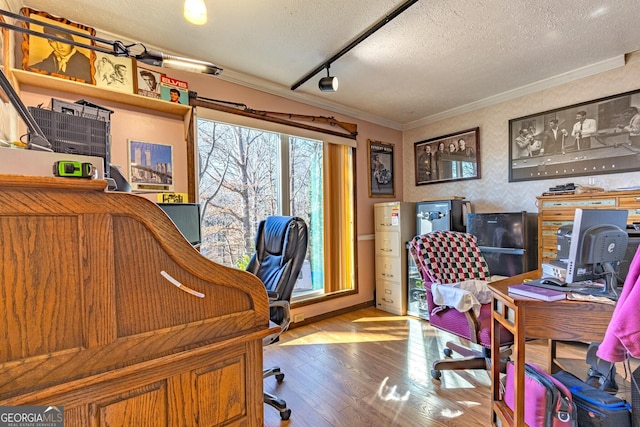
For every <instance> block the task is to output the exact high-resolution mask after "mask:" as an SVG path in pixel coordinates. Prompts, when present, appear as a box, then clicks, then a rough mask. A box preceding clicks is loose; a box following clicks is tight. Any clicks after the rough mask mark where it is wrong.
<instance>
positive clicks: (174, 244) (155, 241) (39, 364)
mask: <svg viewBox="0 0 640 427" xmlns="http://www.w3.org/2000/svg"><path fill="white" fill-rule="evenodd" d="M106 185H107V183H106V181H98V180H82V179H71V178H53V177H51V178H45V177H27V176H13V175H0V197H1V199H2V203H0V242H2V244H1V245H0V252H1V253H2V262H1V263H0V284H1V285H0V295H1V296H0V300H1V301H2V303H1V304H2V309H1V310H0V337H2V344H1V345H0V378H1V380H0V405H3V406H16V405H46V406H49V405H56V406H58V405H59V406H64V417H65V425H67V426H70V427H76V426H78V427H88V426H94V427H101V426H109V425H111V426H154V427H155V426H159V427H160V426H166V427H170V426H194V427H196V426H231V425H233V426H252V427H253V426H262V425H263V424H264V417H263V410H264V403H263V396H262V354H263V349H262V339H263V338H264V337H265V336H267V335H269V334H271V333H273V332H274V331H275V330H274V329H273V328H271V327H270V323H269V301H268V298H267V293H266V292H265V290H264V285H262V283H261V282H260V281H259V280H258V279H257V278H256V277H255V276H253V275H251V274H249V273H246V272H243V271H239V270H236V269H231V268H227V267H224V266H222V265H219V264H216V263H214V262H212V261H210V260H208V259H206V258H205V257H203V256H202V255H200V254H199V253H198V252H197V251H196V250H195V249H194V248H193V247H192V246H191V245H190V244H189V243H188V242H187V240H186V239H185V238H184V237H183V236H182V235H181V234H180V232H179V231H178V229H177V228H176V227H175V225H173V223H172V222H171V221H170V220H169V218H168V217H167V216H166V215H165V214H164V212H163V211H162V210H161V209H160V208H159V207H158V206H157V205H155V204H154V203H152V202H150V201H149V200H147V199H144V198H142V197H138V196H135V195H131V194H124V193H109V192H105V191H104V189H105V188H106ZM169 277H170V278H171V279H173V281H172V280H170V279H169ZM175 281H177V282H179V284H180V287H178V286H174V285H175ZM187 287H188V288H190V290H193V291H197V293H198V294H197V295H196V294H194V293H191V292H189V291H188V290H187V291H185V290H186V289H185V288H187Z"/></svg>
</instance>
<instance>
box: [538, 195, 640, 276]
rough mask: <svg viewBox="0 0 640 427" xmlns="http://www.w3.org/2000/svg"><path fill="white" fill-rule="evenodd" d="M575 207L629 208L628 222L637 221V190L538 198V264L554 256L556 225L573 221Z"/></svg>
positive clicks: (639, 200)
mask: <svg viewBox="0 0 640 427" xmlns="http://www.w3.org/2000/svg"><path fill="white" fill-rule="evenodd" d="M576 208H582V209H626V210H628V211H629V217H628V220H627V223H628V224H631V223H634V222H640V191H610V192H603V193H592V194H565V195H557V196H556V195H552V196H540V197H538V213H539V214H538V267H541V266H542V263H543V262H549V261H552V260H555V259H556V256H557V253H558V248H557V232H558V228H560V227H562V226H563V225H570V224H573V217H574V213H575V210H576Z"/></svg>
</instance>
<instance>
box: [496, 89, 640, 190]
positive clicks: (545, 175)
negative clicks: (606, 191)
mask: <svg viewBox="0 0 640 427" xmlns="http://www.w3.org/2000/svg"><path fill="white" fill-rule="evenodd" d="M638 110H640V90H636V91H632V92H625V93H621V94H619V95H614V96H608V97H606V98H600V99H596V100H593V101H589V102H583V103H581V104H574V105H570V106H568V107H563V108H557V109H555V110H549V111H545V112H542V113H537V114H532V115H530V116H526V117H519V118H517V119H512V120H509V181H510V182H515V181H529V180H536V179H550V178H568V177H573V176H584V175H599V174H608V173H620V172H631V171H637V170H640V162H638V155H639V154H640V114H639V113H638Z"/></svg>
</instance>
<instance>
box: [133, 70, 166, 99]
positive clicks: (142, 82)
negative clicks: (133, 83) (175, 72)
mask: <svg viewBox="0 0 640 427" xmlns="http://www.w3.org/2000/svg"><path fill="white" fill-rule="evenodd" d="M162 76H164V74H162V73H158V72H157V71H153V70H150V69H148V68H143V67H137V68H136V77H137V78H136V80H137V83H138V84H137V87H138V95H143V96H148V97H149V98H158V99H160V81H161V79H162Z"/></svg>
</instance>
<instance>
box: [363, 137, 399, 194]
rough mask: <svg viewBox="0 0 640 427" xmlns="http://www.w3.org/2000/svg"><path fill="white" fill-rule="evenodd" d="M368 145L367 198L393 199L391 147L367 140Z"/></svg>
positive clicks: (393, 183) (394, 190)
mask: <svg viewBox="0 0 640 427" xmlns="http://www.w3.org/2000/svg"><path fill="white" fill-rule="evenodd" d="M368 144H369V165H370V166H369V196H370V197H394V196H395V195H396V189H395V176H394V174H393V145H392V144H385V143H384V142H380V141H372V140H368Z"/></svg>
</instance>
